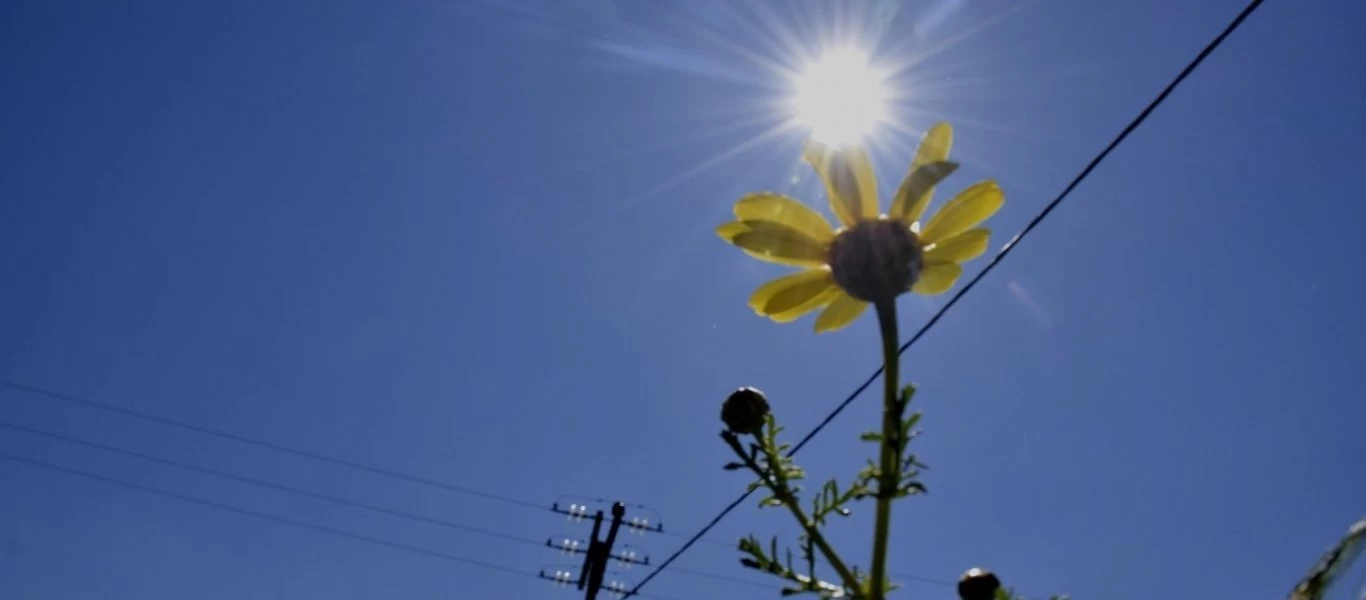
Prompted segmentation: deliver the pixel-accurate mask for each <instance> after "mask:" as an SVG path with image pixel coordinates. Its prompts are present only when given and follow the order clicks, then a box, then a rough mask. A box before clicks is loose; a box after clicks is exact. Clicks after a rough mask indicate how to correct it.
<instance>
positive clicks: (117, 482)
mask: <svg viewBox="0 0 1366 600" xmlns="http://www.w3.org/2000/svg"><path fill="white" fill-rule="evenodd" d="M0 459H5V460H9V461H13V462H16V463H21V464H26V465H29V466H31V467H34V468H37V469H43V470H47V471H53V472H57V473H63V474H66V475H71V476H74V477H81V478H84V479H91V480H94V481H99V482H101V483H107V484H109V485H113V486H117V487H122V488H127V489H131V490H136V491H139V492H145V493H148V494H153V495H157V496H163V497H166V498H173V499H175V500H180V501H182V502H188V503H190V504H197V505H199V506H204V507H208V508H214V509H218V510H222V511H226V512H231V513H236V514H239V515H244V516H248V517H254V518H257V519H263V520H266V521H272V522H275V523H281V524H284V525H290V526H293V527H297V528H300V529H307V530H309V531H316V532H319V533H326V534H329V535H334V536H337V537H343V538H347V539H350V540H354V541H358V542H364V543H367V544H374V545H377V546H384V547H386V548H392V549H395V550H402V551H405V552H410V553H413V554H421V555H423V556H428V557H431V558H439V559H442V560H447V561H451V562H456V563H460V564H464V565H468V566H472V567H479V568H481V569H488V570H490V571H498V572H500V573H506V574H508V575H518V576H521V577H528V578H531V579H537V580H539V579H541V577H540V576H539V575H538V574H536V573H530V572H527V571H522V570H520V569H516V568H513V567H508V566H505V565H499V564H496V563H491V562H486V561H482V560H478V559H473V558H466V557H463V556H457V555H454V554H450V553H447V552H441V551H439V550H432V549H429V548H422V547H420V546H412V545H409V544H403V543H400V542H394V541H390V540H385V539H381V538H377V537H371V536H368V535H362V534H359V533H352V532H350V531H344V530H341V529H333V528H331V527H326V526H323V525H315V524H313V523H307V522H304V521H298V520H295V519H290V518H287V517H280V516H276V515H272V514H268V513H263V512H260V511H255V510H251V509H249V508H242V507H239V506H233V505H231V504H224V503H222V502H215V501H213V500H205V499H203V498H196V497H194V496H187V495H185V494H180V493H177V492H172V491H168V490H163V489H160V488H155V487H151V486H146V485H142V484H140V483H133V482H130V481H124V480H121V479H116V478H114V477H107V476H105V475H100V474H97V473H91V472H89V471H81V470H78V469H72V468H69V467H63V466H60V465H55V464H52V463H48V462H44V461H40V460H34V459H30V458H24V457H21V456H15V455H12V454H8V453H5V452H0ZM645 597H651V598H655V600H671V599H669V598H666V597H662V596H645Z"/></svg>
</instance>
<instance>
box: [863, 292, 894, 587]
mask: <svg viewBox="0 0 1366 600" xmlns="http://www.w3.org/2000/svg"><path fill="white" fill-rule="evenodd" d="M875 306H876V308H877V322H878V329H879V331H880V332H881V333H882V364H883V369H884V371H883V374H882V380H883V382H885V384H886V385H885V392H884V395H883V400H882V461H881V465H880V467H879V471H878V480H877V524H876V525H875V528H874V530H873V564H872V568H871V571H870V573H869V576H870V580H869V593H868V598H869V600H884V598H885V597H886V581H887V540H888V537H889V536H890V533H891V528H892V499H893V498H894V497H895V496H896V488H897V485H898V484H899V483H900V475H901V453H900V451H899V446H898V445H897V438H898V437H899V436H900V434H901V408H900V407H899V406H898V402H897V388H898V381H897V379H898V368H899V366H900V363H901V356H900V353H899V352H898V351H897V344H898V342H899V339H898V337H897V330H896V301H895V300H892V299H889V300H884V301H881V302H878V303H876V305H875Z"/></svg>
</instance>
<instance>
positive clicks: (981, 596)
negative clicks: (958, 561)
mask: <svg viewBox="0 0 1366 600" xmlns="http://www.w3.org/2000/svg"><path fill="white" fill-rule="evenodd" d="M999 589H1001V580H1000V579H997V578H996V575H994V574H993V573H992V572H991V571H988V570H986V569H979V568H977V567H973V568H971V569H968V570H967V572H966V573H963V576H962V577H960V578H958V597H959V598H962V599H963V600H992V599H993V598H995V597H996V590H999Z"/></svg>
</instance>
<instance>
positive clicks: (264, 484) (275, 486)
mask: <svg viewBox="0 0 1366 600" xmlns="http://www.w3.org/2000/svg"><path fill="white" fill-rule="evenodd" d="M0 427H2V428H5V429H10V430H13V431H22V432H24V433H27V434H30V435H37V436H42V437H46V438H48V439H54V440H59V441H62V442H65V443H68V444H73V445H76V446H84V447H86V448H93V449H95V450H100V451H102V452H108V453H110V454H118V455H121V456H127V457H131V458H136V459H138V460H143V461H147V462H152V463H156V464H160V465H166V466H170V467H175V468H177V469H184V470H186V471H193V472H195V473H202V474H205V475H211V476H214V477H221V478H223V479H228V480H231V481H236V482H239V483H245V484H248V485H254V486H256V487H260V488H265V489H269V490H275V491H279V492H285V493H287V494H294V495H296V496H303V497H305V498H312V499H315V500H322V501H324V502H331V503H333V504H338V505H341V506H347V507H351V508H359V509H362V510H368V511H371V512H376V513H380V514H385V515H389V516H392V517H398V518H401V519H407V520H410V521H417V522H419V523H426V524H429V525H439V526H441V527H446V528H448V529H455V530H459V531H464V532H468V533H474V534H477V535H483V536H488V537H492V538H498V539H502V540H506V541H510V542H517V543H522V544H528V545H531V546H545V541H543V540H535V539H532V538H528V537H521V536H516V535H511V534H507V533H502V532H498V531H493V530H491V529H484V528H482V527H475V526H473V525H465V524H463V523H456V522H454V521H447V520H445V519H440V518H436V517H428V516H425V515H419V514H416V513H411V512H407V511H403V510H398V509H392V508H385V507H383V506H377V505H374V504H367V503H364V502H356V501H354V500H347V499H345V498H340V497H337V496H332V495H328V494H323V493H319V492H313V491H309V490H305V489H301V488H296V487H292V486H288V485H284V484H280V483H274V482H270V481H265V480H263V479H256V478H253V477H247V476H244V475H237V474H234V473H228V472H226V471H219V470H217V469H211V468H208V467H201V466H199V465H192V464H189V463H185V462H180V461H177V460H171V459H169V458H162V457H159V456H153V455H151V454H144V453H142V452H137V451H134V450H128V449H125V448H119V447H116V446H110V445H108V444H101V443H99V442H92V441H89V440H83V439H80V438H76V437H72V436H68V435H62V434H60V433H53V432H50V431H43V430H40V429H34V428H32V427H26V426H24V425H16V424H14V423H9V422H6V421H3V420H0Z"/></svg>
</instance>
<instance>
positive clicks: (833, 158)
mask: <svg viewBox="0 0 1366 600" xmlns="http://www.w3.org/2000/svg"><path fill="white" fill-rule="evenodd" d="M802 156H803V157H804V158H806V162H808V163H810V164H811V166H812V168H814V169H816V172H817V173H819V174H820V176H821V180H822V181H824V182H825V194H826V195H827V196H829V197H830V210H831V211H833V212H834V213H835V216H836V217H838V218H839V220H840V223H843V224H844V225H845V226H846V227H849V226H852V225H853V224H854V223H856V222H858V221H859V220H861V219H875V218H877V177H875V176H874V174H873V163H872V161H870V160H869V159H868V153H867V151H865V150H864V149H863V148H860V147H856V146H851V147H847V148H839V149H836V148H831V147H830V146H826V145H824V144H821V143H820V142H816V141H809V142H807V143H806V148H805V150H804V151H803V153H802Z"/></svg>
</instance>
